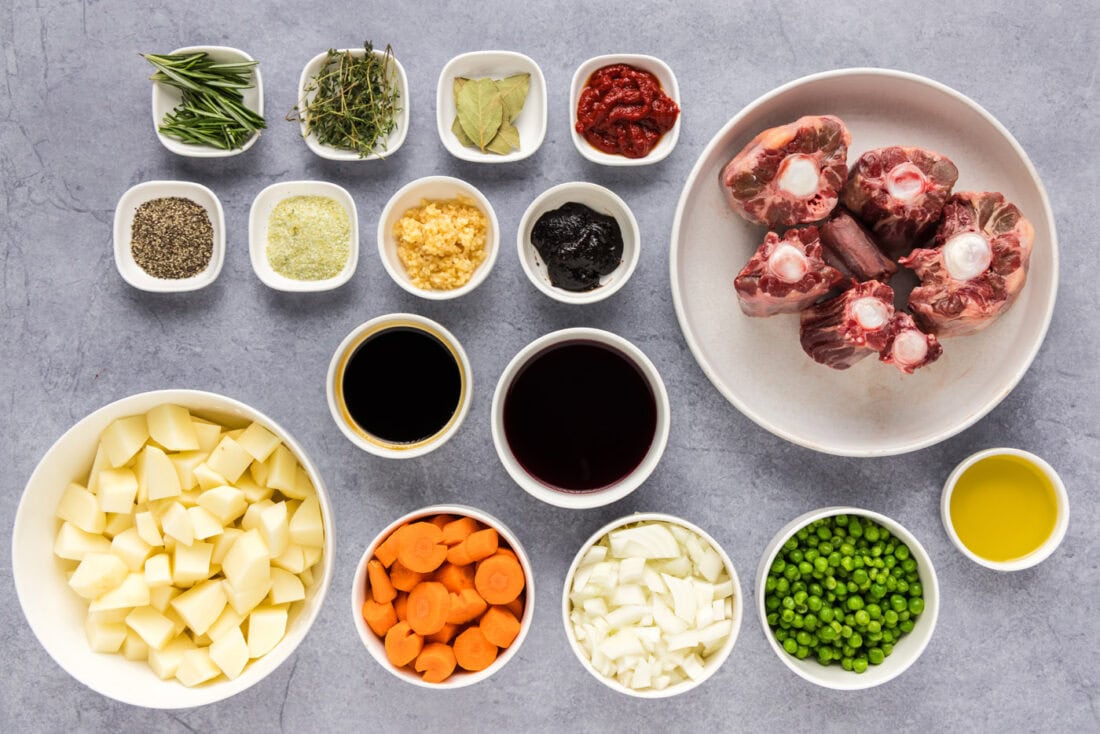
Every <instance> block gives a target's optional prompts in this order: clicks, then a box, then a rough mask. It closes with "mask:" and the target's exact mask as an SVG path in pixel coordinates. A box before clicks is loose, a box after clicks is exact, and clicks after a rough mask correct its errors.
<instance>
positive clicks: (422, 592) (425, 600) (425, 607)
mask: <svg viewBox="0 0 1100 734" xmlns="http://www.w3.org/2000/svg"><path fill="white" fill-rule="evenodd" d="M450 610H451V598H450V594H448V593H447V587H445V586H444V585H443V584H441V583H439V582H438V581H421V582H420V583H419V584H417V585H416V587H415V588H413V590H412V591H410V592H409V608H408V616H407V617H405V619H406V620H407V621H408V623H409V626H410V627H412V630H413V632H415V633H416V634H418V635H430V634H433V633H435V632H438V631H439V630H440V629H442V628H443V625H444V624H446V623H447V614H448V612H450Z"/></svg>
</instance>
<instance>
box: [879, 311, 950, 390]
mask: <svg viewBox="0 0 1100 734" xmlns="http://www.w3.org/2000/svg"><path fill="white" fill-rule="evenodd" d="M941 354H943V347H942V346H940V341H939V339H937V338H936V337H935V335H934V334H925V333H924V332H923V331H921V330H920V329H918V328H917V325H916V323H914V322H913V317H912V316H910V315H909V314H907V313H902V312H900V311H899V312H897V313H895V314H894V315H893V317H892V318H891V319H890V324H889V326H887V327H886V345H885V346H884V347H883V348H882V351H881V352H879V355H878V358H879V359H881V360H882V361H883V362H885V363H886V364H892V365H894V366H895V367H897V368H898V369H899V370H901V371H902V372H904V373H905V374H907V375H911V374H913V370H916V369H918V368H920V367H924V366H925V365H929V364H932V363H933V362H935V361H936V360H937V359H939V358H940V355H941Z"/></svg>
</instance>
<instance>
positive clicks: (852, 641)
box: [848, 632, 863, 647]
mask: <svg viewBox="0 0 1100 734" xmlns="http://www.w3.org/2000/svg"><path fill="white" fill-rule="evenodd" d="M848 644H849V645H851V646H852V647H859V646H860V645H862V644H863V635H861V634H860V633H858V632H853V633H852V636H851V637H849V638H848Z"/></svg>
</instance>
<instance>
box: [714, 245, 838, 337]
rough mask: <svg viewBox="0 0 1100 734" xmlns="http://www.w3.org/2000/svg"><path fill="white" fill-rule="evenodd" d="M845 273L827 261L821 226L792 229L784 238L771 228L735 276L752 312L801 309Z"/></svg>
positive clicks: (739, 292)
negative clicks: (827, 263)
mask: <svg viewBox="0 0 1100 734" xmlns="http://www.w3.org/2000/svg"><path fill="white" fill-rule="evenodd" d="M843 277H844V276H842V275H841V274H840V272H839V271H838V270H837V269H836V268H833V267H830V266H829V265H826V264H825V261H824V260H823V259H822V254H821V240H820V238H819V237H818V232H817V227H804V228H802V229H789V230H787V232H786V234H784V235H783V237H782V239H780V237H779V235H778V234H776V233H775V232H768V234H767V235H766V236H765V237H764V244H762V245H760V247H759V248H757V250H756V252H755V253H754V254H753V256H752V258H750V259H749V262H748V264H747V265H745V267H744V268H742V270H741V272H740V274H738V276H737V277H736V278H734V280H733V287H734V288H735V289H736V290H737V300H738V301H740V303H741V310H742V311H744V312H745V314H746V315H748V316H774V315H775V314H777V313H797V312H798V311H801V310H802V309H804V308H806V306H809V305H810V304H811V303H813V302H814V301H816V300H817V299H819V298H821V297H822V296H824V295H825V294H826V293H828V292H829V290H830V289H831V288H832V287H833V286H834V285H836V284H837V283H839V282H840V281H841V280H842V279H843Z"/></svg>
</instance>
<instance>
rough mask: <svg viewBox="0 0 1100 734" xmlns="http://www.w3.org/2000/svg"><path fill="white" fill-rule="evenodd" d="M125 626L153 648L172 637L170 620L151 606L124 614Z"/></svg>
mask: <svg viewBox="0 0 1100 734" xmlns="http://www.w3.org/2000/svg"><path fill="white" fill-rule="evenodd" d="M126 626H127V627H129V628H130V629H132V630H133V631H134V633H135V634H136V635H137V636H138V637H140V638H141V641H142V642H144V643H145V644H146V645H148V646H149V647H150V648H152V649H154V650H160V649H162V648H163V647H164V646H165V645H167V644H168V641H169V640H171V639H172V629H173V624H172V622H171V621H170V620H169V619H168V618H167V617H165V616H164V615H163V614H161V613H160V612H158V611H157V610H156V609H154V608H153V607H138V608H137V609H134V610H133V611H132V612H130V613H129V614H128V615H127V616H126ZM146 654H148V651H147V652H146Z"/></svg>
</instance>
